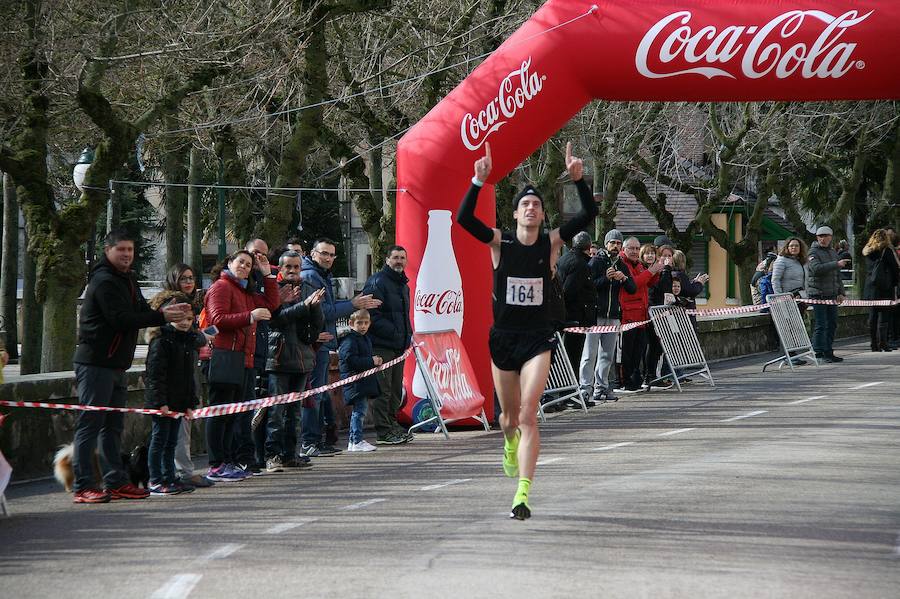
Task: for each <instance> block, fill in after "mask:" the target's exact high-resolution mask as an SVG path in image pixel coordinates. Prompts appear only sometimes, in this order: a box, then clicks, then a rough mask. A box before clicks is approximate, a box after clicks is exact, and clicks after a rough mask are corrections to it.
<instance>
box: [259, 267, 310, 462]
mask: <svg viewBox="0 0 900 599" xmlns="http://www.w3.org/2000/svg"><path fill="white" fill-rule="evenodd" d="M300 260H301V256H300V254H298V253H297V252H294V251H291V250H288V251H286V252H284V253H283V254H281V257H280V258H279V259H278V266H279V269H280V274H281V280H280V281H279V282H278V284H279V285H280V286H281V288H285V287H289V288H294V289H296V290H297V292H296V293H282V294H281V295H282V297H290V298H293V299H290V300H288V301H286V302H283V303H282V304H281V305H280V306H279V307H278V310H276V311H275V312H274V313H273V314H272V320H271V321H270V322H269V331H268V335H267V337H268V338H267V343H268V349H267V358H266V372H267V374H268V377H267V379H268V381H267V382H268V388H269V394H270V395H282V394H284V393H299V392H301V391H304V390H305V389H306V382H307V379H308V377H309V374H310V373H311V372H312V371H313V368H314V367H315V364H316V350H315V349H314V348H313V343H315V342H316V340H317V339H318V337H319V333H321V332H322V328H323V327H324V325H325V316H324V315H323V314H322V307H321V306H320V304H321V302H322V298H323V297H324V295H325V289H319V290H318V291H316V292H314V293H312V294H311V295H310V296H309V297H307V298H306V299H305V300H303V301H300V299H299V298H300V293H299V287H300ZM300 408H301V406H300V404H299V403H288V404H278V405H275V406H272V407H271V408H269V409H268V414H267V416H266V419H265V422H266V424H265V426H262V425H261V427H262V428H263V429H264V430H265V431H266V440H265V457H266V471H268V472H280V471H281V470H282V468H284V467H285V466H297V467H303V466H306V465H307V464H309V457H307V456H305V455H302V452H301V451H300V449H301V447H296V448H295V445H296V444H297V429H298V428H299V426H300V414H301V410H300Z"/></svg>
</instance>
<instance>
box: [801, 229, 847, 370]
mask: <svg viewBox="0 0 900 599" xmlns="http://www.w3.org/2000/svg"><path fill="white" fill-rule="evenodd" d="M833 235H834V231H832V230H831V227H819V228H818V229H817V230H816V241H814V242H813V244H812V246H810V248H809V260H808V261H807V263H806V292H807V295H808V296H809V298H810V299H822V300H836V301H837V303H841V302H843V301H844V284H843V282H842V281H841V269H842V268H844V266H846V265H847V264H848V263H849V260H847V259H846V258H845V259H840V256H838V253H837V251H835V249H834V248H832V247H831V240H832V236H833ZM813 318H814V319H815V327H814V329H813V338H812V346H813V350H814V351H815V352H816V358H821V359H823V360H825V361H826V362H843V361H844V359H843V358H840V357H838V356H835V355H834V350H833V349H832V344H833V343H834V331H835V329H837V306H836V305H832V304H813Z"/></svg>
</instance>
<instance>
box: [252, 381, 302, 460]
mask: <svg viewBox="0 0 900 599" xmlns="http://www.w3.org/2000/svg"><path fill="white" fill-rule="evenodd" d="M306 377H307V373H305V372H270V373H269V394H270V395H281V394H283V393H295V392H300V391H303V390H304V389H305V388H306ZM299 424H300V402H299V401H297V402H294V403H288V404H278V405H275V406H272V407H270V408H269V413H268V417H267V421H266V426H265V429H266V458H271V457H274V456H280V457H282V458H283V459H288V460H292V459H294V456H295V455H296V452H295V446H296V444H297V426H298V425H299ZM260 428H262V427H260Z"/></svg>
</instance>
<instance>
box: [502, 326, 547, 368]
mask: <svg viewBox="0 0 900 599" xmlns="http://www.w3.org/2000/svg"><path fill="white" fill-rule="evenodd" d="M488 347H489V348H490V350H491V360H492V361H493V362H494V365H495V366H497V368H499V369H500V370H514V371H516V372H519V371H521V370H522V366H523V365H524V364H525V362H527V361H528V360H530V359H531V358H533V357H535V356H539V355H541V354H542V353H544V352H546V351H552V350H553V348H555V347H556V335H555V334H554V333H553V331H502V330H497V329H494V328H491V333H490V336H489V337H488Z"/></svg>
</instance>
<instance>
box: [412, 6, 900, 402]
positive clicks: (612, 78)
mask: <svg viewBox="0 0 900 599" xmlns="http://www.w3.org/2000/svg"><path fill="white" fill-rule="evenodd" d="M897 39H900V3H898V2H896V0H877V1H876V0H868V1H866V0H863V1H855V0H853V1H851V0H844V1H812V0H810V1H807V2H802V1H797V0H794V1H791V2H787V1H765V0H755V1H753V0H717V1H715V2H712V1H709V0H681V1H672V0H618V1H605V2H604V1H600V2H589V1H581V0H550V1H549V2H547V3H546V4H544V5H543V6H542V7H541V8H540V9H539V10H538V11H537V12H536V13H535V14H534V16H532V17H531V19H529V20H528V21H527V22H526V23H525V24H524V25H523V26H522V27H521V28H520V29H519V30H518V31H516V33H515V34H513V35H512V37H510V38H509V39H508V40H507V41H506V42H505V43H503V45H501V46H500V48H498V49H497V51H496V52H494V53H493V54H492V55H491V56H490V57H488V58H487V59H486V60H485V61H484V62H483V63H482V64H481V65H480V66H479V67H478V68H477V69H475V71H474V72H472V74H471V75H470V76H469V77H467V78H466V79H465V80H464V81H463V82H462V83H460V84H459V86H457V87H456V89H454V90H453V91H452V92H451V93H450V94H449V95H447V97H446V98H444V99H443V100H442V101H441V102H440V103H439V104H438V105H437V106H435V107H434V109H432V110H431V112H429V113H428V114H427V115H426V116H425V118H423V119H422V120H421V121H420V122H419V123H417V124H416V125H415V126H414V127H413V128H412V129H411V130H410V131H409V132H408V133H407V134H406V135H405V136H404V137H403V138H402V139H401V140H400V142H399V145H398V148H397V187H398V188H399V189H400V191H399V192H398V194H397V242H398V243H399V244H400V245H403V246H405V247H406V248H407V250H408V254H409V265H408V269H407V274H409V276H410V281H411V284H410V286H411V287H412V288H413V293H414V296H415V300H414V301H413V302H412V303H413V318H414V319H417V320H419V328H427V329H431V330H435V329H441V328H443V329H450V328H459V320H461V319H462V314H463V313H464V324H463V326H462V339H463V344H464V346H465V347H466V349H467V351H468V354H469V357H470V359H471V362H472V364H473V366H474V368H475V375H476V378H477V380H478V384H479V387H480V389H481V390H482V392H483V394H484V396H485V397H488V398H489V397H491V392H492V388H493V386H492V382H491V375H490V361H489V360H490V357H489V355H488V352H487V336H488V329H489V327H490V325H491V318H492V316H491V284H492V273H491V261H490V259H489V252H488V249H487V246H485V245H483V244H480V243H479V242H477V241H476V240H474V239H473V238H472V237H471V236H470V235H468V234H467V233H465V232H464V231H462V229H461V228H460V227H459V226H458V225H456V224H453V226H452V228H451V238H452V248H453V250H454V251H455V259H456V261H457V263H458V265H459V272H460V275H461V276H460V277H456V276H455V275H454V273H455V269H454V268H453V264H452V263H453V258H454V256H453V255H452V254H451V252H450V250H449V248H447V247H446V243H444V244H438V243H437V242H435V244H434V249H432V250H431V251H430V252H429V257H428V259H427V260H426V262H427V263H426V264H423V254H424V252H425V246H426V241H427V238H428V231H429V226H428V221H429V213H431V212H432V211H435V210H449V211H451V212H453V213H455V210H456V208H457V206H458V204H459V201H460V199H461V198H462V196H463V194H464V193H465V191H466V190H467V189H468V187H469V181H470V179H471V177H472V163H473V162H474V161H475V159H476V158H477V157H479V156H481V155H483V152H484V150H483V145H484V143H485V142H486V141H488V140H489V141H490V143H491V150H492V155H493V161H494V168H493V172H492V174H491V177H490V180H489V181H488V182H487V183H488V184H487V185H485V187H484V190H483V191H482V193H481V195H480V198H479V204H478V216H479V217H480V218H481V219H482V220H484V221H485V222H487V223H493V222H494V191H493V185H492V184H493V183H495V182H496V181H497V180H499V179H501V178H503V177H505V176H506V175H507V174H508V173H509V172H510V171H511V170H512V169H513V168H515V167H516V166H517V165H518V164H519V163H520V162H521V161H522V160H523V159H524V158H525V157H527V156H528V155H529V154H531V153H532V152H533V151H534V150H535V149H537V148H538V147H539V146H540V145H541V144H542V143H544V142H545V141H546V140H547V139H548V138H549V137H550V136H551V135H553V133H554V132H556V131H558V130H559V129H560V128H561V127H562V126H563V125H564V124H565V123H566V121H567V120H568V119H570V118H571V117H572V116H573V115H575V114H576V113H577V112H578V111H579V110H580V109H581V108H582V107H583V106H584V105H585V104H587V103H588V102H589V101H591V100H593V99H605V100H647V101H754V100H794V101H803V100H864V99H889V98H900V72H898V64H900V44H898V43H897V42H896V40H897ZM890 40H895V41H894V42H891V41H890ZM505 200H506V198H504V201H505ZM437 218H438V217H437V216H436V217H435V219H437ZM440 218H441V219H445V218H446V213H444V214H441V215H440ZM431 228H432V229H437V228H440V227H439V226H438V225H437V224H434V225H433V226H432V227H431ZM434 234H435V235H437V234H438V233H434ZM420 267H421V268H420ZM429 273H430V274H429ZM460 280H461V290H460V289H459V285H460ZM417 285H418V286H419V287H422V289H416V286H417ZM425 287H427V289H424V288H425ZM426 321H427V322H426ZM423 323H425V324H423ZM412 362H413V361H412V360H408V361H407V370H406V377H405V378H406V380H407V381H408V382H409V381H410V380H411V378H412V377H411V375H412V368H411V363H412ZM407 391H408V392H409V391H410V384H409V383H407ZM419 395H421V394H420V393H419ZM415 403H416V400H415V399H412V401H409V402H407V405H406V407H405V409H404V411H405V413H406V414H407V415H409V414H410V412H411V411H412V410H413V408H414V406H415ZM485 403H486V404H487V405H485V409H486V411H488V413H489V414H488V415H489V416H490V415H491V414H490V412H491V411H492V407H493V405H492V402H490V401H487V402H485Z"/></svg>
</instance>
